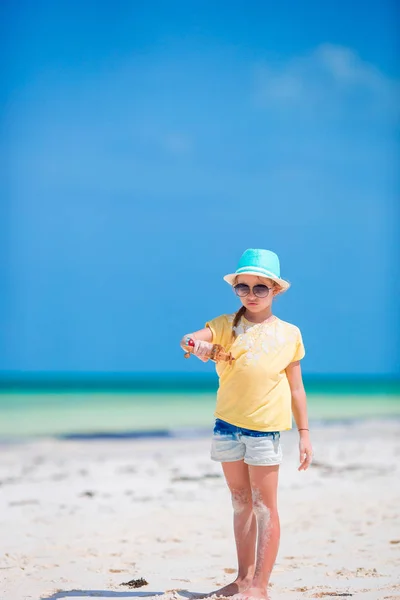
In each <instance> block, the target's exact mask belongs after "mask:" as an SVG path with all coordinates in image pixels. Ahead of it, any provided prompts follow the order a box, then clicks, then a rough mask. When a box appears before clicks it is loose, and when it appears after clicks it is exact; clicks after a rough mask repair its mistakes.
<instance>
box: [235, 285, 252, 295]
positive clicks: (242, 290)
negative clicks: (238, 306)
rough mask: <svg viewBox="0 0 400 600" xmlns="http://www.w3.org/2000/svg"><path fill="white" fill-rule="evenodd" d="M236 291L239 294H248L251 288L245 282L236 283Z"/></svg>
mask: <svg viewBox="0 0 400 600" xmlns="http://www.w3.org/2000/svg"><path fill="white" fill-rule="evenodd" d="M234 289H235V292H236V294H237V295H238V296H247V294H248V293H249V291H250V288H249V286H248V285H246V284H245V283H238V284H237V285H235V288H234Z"/></svg>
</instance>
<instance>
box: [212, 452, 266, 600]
mask: <svg viewBox="0 0 400 600" xmlns="http://www.w3.org/2000/svg"><path fill="white" fill-rule="evenodd" d="M222 468H223V471H224V475H225V479H226V482H227V484H228V487H229V489H230V492H231V494H232V506H233V527H234V532H235V540H236V550H237V557H238V575H237V577H236V579H235V581H233V582H232V583H230V584H229V585H226V586H225V587H223V588H221V589H220V590H217V591H216V592H213V594H216V595H218V596H233V595H234V594H237V593H240V592H243V591H244V590H246V589H247V588H248V587H249V586H250V584H251V582H252V581H253V577H254V569H255V552H256V535H257V524H256V518H255V515H254V513H253V502H252V492H251V486H250V478H249V467H248V466H247V465H246V464H245V463H244V461H243V460H238V461H235V462H227V463H222Z"/></svg>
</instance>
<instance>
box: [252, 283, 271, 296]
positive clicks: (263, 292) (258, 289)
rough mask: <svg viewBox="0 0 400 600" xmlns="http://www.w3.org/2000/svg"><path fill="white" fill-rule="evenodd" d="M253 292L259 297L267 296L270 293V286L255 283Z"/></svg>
mask: <svg viewBox="0 0 400 600" xmlns="http://www.w3.org/2000/svg"><path fill="white" fill-rule="evenodd" d="M253 294H254V295H255V296H257V297H258V298H265V297H266V296H268V294H269V288H268V287H267V286H266V285H263V284H260V285H255V286H254V287H253Z"/></svg>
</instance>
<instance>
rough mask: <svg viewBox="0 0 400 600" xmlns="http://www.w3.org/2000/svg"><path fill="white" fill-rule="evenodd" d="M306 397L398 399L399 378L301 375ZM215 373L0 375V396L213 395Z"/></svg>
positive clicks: (215, 383) (30, 373)
mask: <svg viewBox="0 0 400 600" xmlns="http://www.w3.org/2000/svg"><path fill="white" fill-rule="evenodd" d="M303 379H304V385H305V387H306V391H307V392H308V393H323V394H330V393H332V394H335V393H347V394H352V393H355V394H360V393H364V394H382V393H384V394H390V395H393V394H394V395H397V394H398V395H400V378H399V377H396V376H393V375H369V374H336V375H332V374H305V375H304V376H303ZM217 387H218V377H217V375H216V374H215V373H203V374H201V373H198V372H190V373H187V372H185V373H168V372H154V373H153V372H140V373H139V372H137V373H136V372H101V373H100V372H82V373H78V372H46V373H43V372H27V371H24V372H22V371H21V372H15V371H9V372H0V393H18V392H19V393H24V392H25V393H30V392H32V393H36V392H43V393H51V392H62V393H63V392H65V393H68V392H104V393H107V392H114V393H116V392H117V393H118V392H121V393H124V392H132V393H135V392H142V393H143V392H149V393H154V392H159V393H171V392H174V393H180V392H182V393H187V392H190V393H203V392H215V391H216V390H217Z"/></svg>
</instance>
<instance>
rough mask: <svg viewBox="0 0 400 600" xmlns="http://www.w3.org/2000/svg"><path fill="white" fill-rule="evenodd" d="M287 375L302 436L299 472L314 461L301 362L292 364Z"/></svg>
mask: <svg viewBox="0 0 400 600" xmlns="http://www.w3.org/2000/svg"><path fill="white" fill-rule="evenodd" d="M286 375H287V378H288V381H289V385H290V392H291V394H292V412H293V416H294V420H295V421H296V425H297V429H298V430H299V434H300V467H299V471H305V470H306V469H308V467H309V466H310V463H311V459H312V447H311V442H310V432H309V427H308V417H307V398H306V391H305V389H304V384H303V378H302V375H301V366H300V361H299V360H296V361H295V362H292V363H290V365H289V366H288V367H287V368H286Z"/></svg>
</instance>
